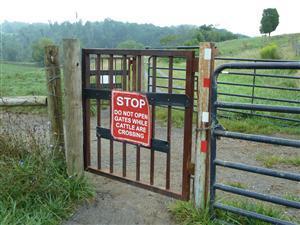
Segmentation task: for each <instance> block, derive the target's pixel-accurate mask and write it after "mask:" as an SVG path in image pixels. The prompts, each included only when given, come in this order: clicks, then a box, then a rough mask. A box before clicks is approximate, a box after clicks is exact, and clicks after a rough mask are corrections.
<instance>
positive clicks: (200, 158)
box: [194, 42, 215, 209]
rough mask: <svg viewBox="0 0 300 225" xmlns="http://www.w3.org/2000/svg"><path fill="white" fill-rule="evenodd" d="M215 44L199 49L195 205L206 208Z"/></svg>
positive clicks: (203, 44)
mask: <svg viewBox="0 0 300 225" xmlns="http://www.w3.org/2000/svg"><path fill="white" fill-rule="evenodd" d="M214 50H215V47H214V44H213V43H208V42H205V43H201V44H200V48H199V76H198V89H197V90H198V91H197V114H198V116H197V128H196V129H197V130H196V148H195V181H194V203H195V206H196V207H198V208H201V209H204V208H205V207H206V200H207V195H208V168H209V167H208V163H207V162H208V156H209V149H208V146H209V144H208V142H209V120H210V113H209V104H210V102H209V97H210V83H211V82H210V79H211V74H212V72H213V69H214Z"/></svg>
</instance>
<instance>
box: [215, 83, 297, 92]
mask: <svg viewBox="0 0 300 225" xmlns="http://www.w3.org/2000/svg"><path fill="white" fill-rule="evenodd" d="M218 84H223V85H231V86H240V87H256V88H265V89H274V90H285V91H300V88H287V87H278V86H266V85H253V84H242V83H233V82H218Z"/></svg>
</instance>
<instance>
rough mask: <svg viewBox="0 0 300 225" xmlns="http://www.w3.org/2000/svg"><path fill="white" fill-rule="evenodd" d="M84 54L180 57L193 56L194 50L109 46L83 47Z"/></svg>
mask: <svg viewBox="0 0 300 225" xmlns="http://www.w3.org/2000/svg"><path fill="white" fill-rule="evenodd" d="M82 53H83V54H85V55H86V54H101V55H117V56H123V55H126V56H138V55H143V56H157V57H170V56H173V57H179V58H186V57H192V55H193V54H194V52H193V51H184V50H177V51H174V50H155V49H149V50H138V49H108V48H93V49H92V48H83V49H82Z"/></svg>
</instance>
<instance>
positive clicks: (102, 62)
mask: <svg viewBox="0 0 300 225" xmlns="http://www.w3.org/2000/svg"><path fill="white" fill-rule="evenodd" d="M144 57H149V60H151V69H150V70H149V73H151V75H150V74H148V75H149V78H148V79H149V80H148V84H149V85H151V88H150V89H149V90H148V91H147V92H145V86H144V84H146V83H147V82H145V79H147V78H145V77H147V76H144V71H145V70H144V69H143V66H144ZM194 58H195V52H194V51H187V50H118V49H82V78H83V79H82V82H83V84H82V95H83V123H84V124H83V133H84V141H83V142H84V168H85V170H86V171H89V172H91V173H95V174H98V175H101V176H104V177H108V178H111V179H114V180H117V181H120V182H123V183H127V184H131V185H134V186H137V187H140V188H144V189H148V190H151V191H153V192H157V193H161V194H164V195H167V196H170V197H174V198H178V199H182V200H188V199H189V196H190V177H191V172H190V166H191V148H192V118H193V99H194V73H195V71H194ZM175 60H179V61H180V63H181V64H184V65H185V70H184V71H183V73H182V74H181V75H180V76H181V78H178V77H177V75H176V74H175V73H174V71H175V70H174V61H175ZM159 63H164V64H166V65H168V66H167V67H168V76H167V78H165V80H164V81H158V72H159V70H158V69H159V66H158V64H159ZM179 79H180V82H182V84H184V90H183V93H178V92H177V91H176V87H175V85H174V82H175V81H177V80H179ZM161 82H164V84H167V89H165V90H162V89H159V86H160V83H161ZM149 85H148V86H149ZM113 90H122V91H127V92H138V93H142V94H143V95H144V96H146V98H147V100H148V102H149V104H150V111H151V120H152V128H151V132H152V137H151V144H150V146H144V145H140V144H133V143H132V142H130V141H120V140H117V139H115V138H114V137H113V136H112V133H111V130H110V123H111V121H112V116H113V115H112V111H111V107H112V102H111V97H112V91H113ZM160 107H166V108H167V112H166V118H167V121H166V128H164V127H158V126H157V125H156V118H157V115H156V114H157V110H158V109H159V108H160ZM173 107H178V108H181V109H183V110H184V125H183V136H181V137H179V139H182V140H181V146H177V145H178V144H177V143H175V144H173V142H174V138H172V111H173V110H174V109H173ZM107 108H108V109H107ZM93 110H94V111H95V115H96V119H93V118H92V117H91V111H93ZM94 120H96V121H94ZM91 124H92V125H91ZM162 132H165V134H164V137H163V138H162V137H160V136H161V133H162ZM159 135H160V136H159ZM177 139H178V138H177ZM93 142H96V147H95V148H92V145H93V144H92V143H93ZM175 149H180V150H181V153H180V155H178V153H176V151H177V150H176V151H175ZM175 154H177V158H182V163H181V165H177V161H176V162H175V161H173V158H174V157H173V158H172V156H174V155H175ZM158 160H160V161H164V166H161V165H160V166H158V165H157V164H156V162H158ZM178 167H180V168H181V174H180V176H181V182H180V184H179V187H176V188H177V189H176V188H174V187H173V186H174V184H173V183H172V182H173V179H172V178H173V174H172V168H178ZM143 171H146V172H143ZM157 174H159V175H162V176H163V182H161V181H159V182H158V181H157V179H156V175H157Z"/></svg>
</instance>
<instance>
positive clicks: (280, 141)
mask: <svg viewBox="0 0 300 225" xmlns="http://www.w3.org/2000/svg"><path fill="white" fill-rule="evenodd" d="M213 134H214V135H216V136H219V137H226V138H233V139H240V140H246V141H254V142H260V143H267V144H273V145H282V146H289V147H296V148H300V140H293V139H287V138H278V137H270V136H265V135H256V134H245V133H239V132H232V131H224V130H220V129H214V130H213Z"/></svg>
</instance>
